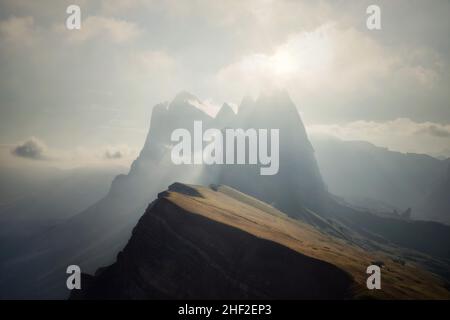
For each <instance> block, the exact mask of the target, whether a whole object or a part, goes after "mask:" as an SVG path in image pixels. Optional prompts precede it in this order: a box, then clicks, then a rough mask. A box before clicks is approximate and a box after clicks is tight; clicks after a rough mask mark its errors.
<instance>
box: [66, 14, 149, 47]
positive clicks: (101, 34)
mask: <svg viewBox="0 0 450 320" xmlns="http://www.w3.org/2000/svg"><path fill="white" fill-rule="evenodd" d="M57 30H59V32H60V33H64V34H65V35H66V37H67V40H68V41H69V42H70V43H83V42H86V41H89V40H93V39H102V38H103V39H107V40H109V41H111V42H113V43H125V42H128V41H131V40H134V39H136V38H138V37H139V35H141V33H142V30H141V29H140V28H139V26H138V25H137V24H135V23H133V22H129V21H126V20H121V19H115V18H109V17H103V16H90V17H88V18H86V19H85V20H82V22H81V29H80V30H76V31H73V30H67V29H66V28H65V27H64V26H58V27H57Z"/></svg>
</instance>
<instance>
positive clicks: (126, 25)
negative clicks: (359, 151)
mask: <svg viewBox="0 0 450 320" xmlns="http://www.w3.org/2000/svg"><path fill="white" fill-rule="evenodd" d="M71 4H76V5H78V6H80V8H81V29H80V30H68V29H67V28H66V27H65V22H66V19H67V17H68V14H67V13H66V8H67V7H68V6H69V5H71ZM371 4H376V5H378V6H379V7H380V8H381V30H368V28H367V26H366V19H367V17H368V14H367V13H366V9H367V7H368V6H369V5H371ZM449 21H450V1H448V0H435V1H415V0H410V1H402V0H397V1H374V0H372V1H343V0H334V1H290V0H289V1H288V0H286V1H282V0H279V1H271V0H258V1H256V0H249V1H245V0H244V1H233V0H231V1H201V0H192V1H176V0H166V1H157V0H149V1H144V0H104V1H103V0H98V1H96V0H92V1H87V0H79V1H75V0H70V1H64V0H60V1H48V0H41V1H33V0H28V1H25V0H0V70H1V72H0V165H6V164H8V165H11V164H14V165H18V166H21V165H39V166H46V165H51V166H60V167H70V166H83V165H94V164H96V165H97V164H98V165H105V164H114V165H116V164H118V163H120V164H129V163H130V162H131V161H132V160H133V159H134V158H135V157H136V156H137V154H138V152H139V151H140V148H141V147H142V145H143V143H144V140H145V137H146V134H147V132H148V129H149V125H150V117H151V111H152V108H153V106H154V105H156V104H158V103H160V102H163V101H170V100H171V99H173V97H174V96H175V95H176V94H177V93H178V92H180V91H183V90H186V91H189V92H191V93H193V94H194V95H196V96H197V97H199V98H200V99H201V100H202V101H203V105H202V108H204V109H205V110H206V111H207V112H209V113H211V114H214V113H215V112H217V110H218V109H219V108H220V106H221V105H222V104H223V103H225V102H227V103H230V104H231V105H233V106H237V105H239V103H240V101H241V100H242V98H243V97H244V96H245V95H251V96H257V95H258V94H259V93H261V92H266V91H267V90H271V89H273V88H282V89H286V90H287V91H288V92H289V94H290V96H291V98H292V100H293V101H294V103H295V104H296V105H297V107H298V110H299V112H300V114H301V116H302V118H303V121H304V122H305V124H306V127H307V130H308V132H309V133H311V134H327V135H333V136H336V137H339V138H342V139H348V140H366V141H369V142H372V143H374V144H376V145H379V146H384V147H388V148H390V149H392V150H397V151H402V152H418V153H428V154H431V155H433V156H449V157H450V85H449V84H450V65H449V64H450V40H449V39H450V37H449V31H450V22H449Z"/></svg>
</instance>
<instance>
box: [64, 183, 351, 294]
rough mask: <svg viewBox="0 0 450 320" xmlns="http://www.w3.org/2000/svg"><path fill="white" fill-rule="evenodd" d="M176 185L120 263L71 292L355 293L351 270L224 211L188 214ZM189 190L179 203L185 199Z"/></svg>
mask: <svg viewBox="0 0 450 320" xmlns="http://www.w3.org/2000/svg"><path fill="white" fill-rule="evenodd" d="M180 186H182V185H181V184H177V185H175V186H174V187H172V188H169V190H174V191H175V192H177V193H178V196H179V195H180V194H183V193H184V191H186V192H187V193H186V196H189V197H198V195H193V194H192V190H191V189H190V188H189V187H184V188H181V187H180ZM194 190H195V189H194ZM174 191H169V192H166V193H161V194H160V196H159V199H158V200H156V201H155V202H153V203H152V204H151V205H150V206H149V207H148V209H147V211H146V212H145V214H144V215H143V216H142V218H141V219H140V220H139V222H138V224H137V226H136V227H135V229H134V230H133V235H132V237H131V239H130V240H129V242H128V244H127V246H126V247H125V249H124V250H123V251H122V252H120V253H119V255H118V257H117V261H116V262H115V263H114V264H113V265H111V266H109V267H107V268H104V269H100V270H99V271H98V272H97V274H96V275H95V277H93V278H88V277H85V278H84V279H85V280H87V279H89V280H90V281H88V282H90V284H88V285H85V286H84V290H83V291H82V292H81V293H77V294H76V295H73V296H72V298H74V299H77V298H83V299H264V298H271V299H345V298H349V297H351V290H350V288H351V286H352V284H353V280H352V277H351V276H350V275H349V274H348V273H346V272H345V271H343V270H341V269H339V268H338V267H336V266H334V265H332V264H330V263H328V262H325V261H321V260H318V259H315V258H312V257H308V256H306V255H304V254H301V253H299V252H297V251H294V250H292V249H290V248H288V247H286V246H284V245H282V244H280V243H277V242H275V241H271V240H267V239H264V238H263V237H260V235H259V236H256V235H255V234H257V233H256V231H255V232H254V233H255V234H252V231H251V229H247V231H243V230H241V229H239V228H236V227H233V226H230V225H228V224H227V223H221V222H219V221H217V220H220V215H219V213H217V217H216V216H214V215H213V216H212V218H211V217H206V216H203V215H201V214H197V213H192V212H189V211H187V210H185V209H183V208H181V207H180V206H179V205H178V204H176V203H175V202H173V201H171V199H170V198H171V197H170V193H172V192H174ZM184 196H185V195H182V196H181V199H180V200H179V201H177V202H178V203H180V201H181V202H182V201H183V197H184ZM210 205H211V206H213V205H214V203H213V202H211V203H210ZM211 210H214V209H211ZM264 218H267V217H264V216H262V217H261V219H262V220H261V221H263V220H264ZM215 219H216V220H215ZM227 219H235V222H236V223H239V220H243V219H244V218H243V217H242V216H239V215H232V214H231V215H229V216H228V218H227ZM236 219H237V220H236ZM269 221H270V217H269ZM243 223H244V221H243ZM248 231H250V232H248Z"/></svg>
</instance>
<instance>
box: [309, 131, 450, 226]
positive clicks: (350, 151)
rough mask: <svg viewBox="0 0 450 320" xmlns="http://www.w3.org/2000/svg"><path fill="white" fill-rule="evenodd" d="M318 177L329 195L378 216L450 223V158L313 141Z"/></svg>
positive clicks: (321, 138)
mask: <svg viewBox="0 0 450 320" xmlns="http://www.w3.org/2000/svg"><path fill="white" fill-rule="evenodd" d="M312 143H313V145H314V149H315V154H316V158H317V161H318V164H319V167H320V172H321V173H322V176H323V177H324V180H325V181H326V183H327V186H328V188H329V191H330V192H331V193H333V194H335V195H338V196H341V197H343V198H345V199H346V200H347V201H348V202H350V203H351V204H353V205H356V206H360V207H365V208H368V209H373V210H374V211H377V212H380V213H384V214H386V213H395V214H394V216H395V215H398V216H399V215H401V213H403V212H405V211H406V210H407V209H408V208H411V209H412V210H411V218H414V219H421V220H434V221H439V222H444V223H447V224H450V206H448V204H445V203H448V199H449V198H450V193H449V192H450V188H445V183H446V182H445V181H448V175H449V173H448V172H449V170H450V169H449V168H450V159H447V160H439V159H436V158H433V157H431V156H428V155H424V154H414V153H401V152H396V151H391V150H388V149H386V148H382V147H377V146H374V145H373V144H370V143H368V142H364V141H342V140H338V139H335V138H331V137H326V136H313V137H312Z"/></svg>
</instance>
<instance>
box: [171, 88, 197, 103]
mask: <svg viewBox="0 0 450 320" xmlns="http://www.w3.org/2000/svg"><path fill="white" fill-rule="evenodd" d="M191 100H193V101H198V102H200V99H199V98H197V97H196V96H194V95H193V94H192V93H190V92H188V91H180V92H179V93H177V94H176V96H175V98H174V99H173V100H172V103H180V102H187V101H191Z"/></svg>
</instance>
